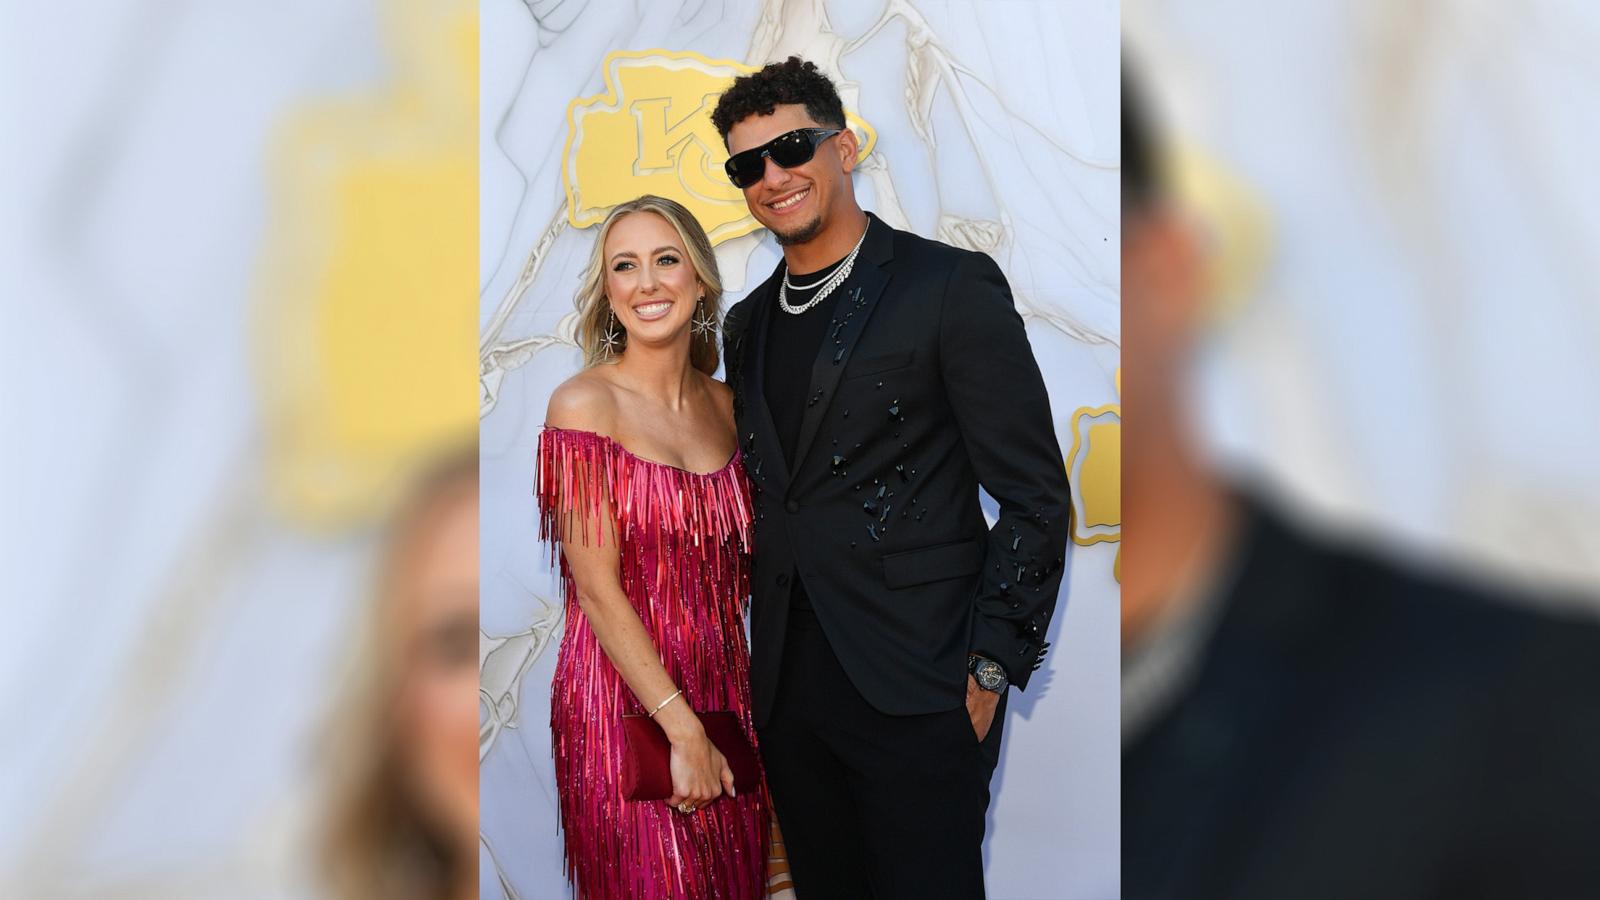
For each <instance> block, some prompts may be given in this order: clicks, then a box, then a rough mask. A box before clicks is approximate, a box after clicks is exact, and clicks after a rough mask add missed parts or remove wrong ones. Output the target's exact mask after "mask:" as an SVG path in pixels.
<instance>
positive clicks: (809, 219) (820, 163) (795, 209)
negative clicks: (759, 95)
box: [728, 103, 858, 244]
mask: <svg viewBox="0 0 1600 900" xmlns="http://www.w3.org/2000/svg"><path fill="white" fill-rule="evenodd" d="M824 127H831V126H825V125H821V124H819V123H817V122H816V121H815V120H814V119H812V118H811V116H810V115H809V114H808V113H807V112H806V108H805V106H804V105H802V104H798V103H790V104H779V105H778V106H776V107H774V108H773V110H772V114H771V115H766V116H749V117H747V118H745V119H743V120H741V121H740V122H738V123H737V124H735V125H734V126H733V127H732V128H730V129H729V130H728V152H729V153H730V154H733V153H740V152H743V151H745V150H749V149H750V148H752V147H759V146H761V145H762V144H765V143H766V142H768V141H770V140H772V139H773V138H775V137H777V136H778V135H780V134H783V133H785V132H789V131H793V130H795V129H796V128H824ZM857 150H858V146H857V143H856V136H855V135H854V134H853V133H852V132H850V131H849V130H848V129H846V130H845V131H842V132H840V133H839V134H837V135H834V136H833V137H831V138H828V139H827V140H824V141H823V142H822V143H821V144H818V145H817V152H816V155H815V156H812V157H811V160H810V161H809V162H806V163H802V164H801V165H798V166H795V167H794V168H792V169H785V168H783V167H781V166H779V165H778V164H777V163H775V162H773V161H772V160H771V159H765V160H763V162H764V163H766V167H767V168H766V174H764V175H763V176H762V178H761V180H760V181H758V182H756V183H755V184H753V185H751V186H749V187H747V188H745V189H744V201H745V204H746V205H747V206H749V207H750V214H751V215H753V216H755V218H756V221H757V222H760V223H761V224H762V225H765V226H766V227H767V228H768V229H769V230H771V232H772V234H773V236H775V237H776V238H777V239H778V243H780V244H803V243H805V242H807V241H809V240H811V239H812V238H814V237H816V236H817V235H818V234H820V233H821V232H823V231H825V230H826V229H827V227H828V224H829V223H830V222H832V221H838V220H840V219H842V218H843V216H844V215H845V214H848V213H849V212H850V210H851V209H852V208H853V207H854V206H855V194H854V192H853V190H852V187H851V184H850V172H851V171H852V170H853V169H855V164H856V151H857Z"/></svg>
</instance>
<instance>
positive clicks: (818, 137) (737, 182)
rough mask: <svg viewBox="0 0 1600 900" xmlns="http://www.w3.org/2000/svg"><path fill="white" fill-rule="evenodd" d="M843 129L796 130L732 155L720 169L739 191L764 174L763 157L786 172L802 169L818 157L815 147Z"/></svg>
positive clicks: (765, 168)
mask: <svg viewBox="0 0 1600 900" xmlns="http://www.w3.org/2000/svg"><path fill="white" fill-rule="evenodd" d="M843 130H844V129H842V128H796V129H795V130H793V131H790V132H786V133H784V134H780V135H778V136H777V137H775V138H773V139H772V140H770V141H767V142H766V143H765V144H762V145H761V146H759V147H751V148H750V149H749V150H746V151H744V152H743V153H735V154H734V155H732V156H730V157H728V161H727V162H725V163H723V164H722V168H723V169H724V170H725V171H726V172H727V173H728V180H729V181H731V182H733V183H734V186H736V187H739V188H747V187H749V186H750V185H752V184H755V183H756V182H758V181H760V180H761V176H763V175H765V174H766V173H767V164H766V162H765V161H764V160H763V158H764V157H771V158H772V161H773V162H775V163H777V164H778V165H779V166H780V167H782V168H785V169H792V168H794V167H795V166H803V165H805V164H806V163H808V162H810V161H811V157H813V156H816V155H817V145H818V144H821V143H822V142H823V141H825V140H827V139H828V138H831V137H833V136H834V135H836V134H838V133H839V132H841V131H843Z"/></svg>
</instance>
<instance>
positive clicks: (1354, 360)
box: [1123, 0, 1600, 610]
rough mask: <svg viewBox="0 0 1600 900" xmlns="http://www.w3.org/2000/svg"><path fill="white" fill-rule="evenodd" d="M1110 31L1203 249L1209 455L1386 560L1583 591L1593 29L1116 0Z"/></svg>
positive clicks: (1492, 8)
mask: <svg viewBox="0 0 1600 900" xmlns="http://www.w3.org/2000/svg"><path fill="white" fill-rule="evenodd" d="M1123 25H1124V32H1125V39H1126V41H1125V43H1126V46H1125V50H1126V52H1127V53H1128V59H1127V67H1128V71H1129V73H1130V75H1132V76H1136V77H1137V78H1138V80H1139V81H1140V82H1141V83H1142V84H1143V87H1144V90H1143V93H1144V94H1145V95H1147V101H1146V104H1147V106H1148V107H1149V112H1150V116H1151V118H1152V119H1153V120H1154V122H1155V123H1157V125H1158V126H1159V128H1160V132H1161V135H1162V137H1163V139H1164V141H1165V142H1166V143H1170V144H1172V145H1174V146H1173V152H1174V155H1175V157H1176V160H1177V161H1176V169H1177V174H1176V175H1175V178H1176V179H1177V180H1178V181H1179V182H1181V190H1182V191H1184V192H1185V193H1186V194H1187V195H1188V200H1187V202H1189V203H1190V205H1191V206H1192V207H1194V208H1196V209H1197V210H1198V211H1197V213H1196V215H1197V216H1198V217H1199V218H1201V219H1203V220H1204V222H1205V225H1204V229H1205V231H1206V240H1207V241H1209V242H1211V244H1212V245H1213V246H1214V247H1215V248H1216V249H1217V250H1218V251H1219V252H1218V254H1217V255H1218V257H1219V260H1220V261H1219V262H1217V263H1216V266H1217V267H1218V269H1219V271H1218V273H1217V274H1216V275H1215V278H1216V279H1217V289H1216V291H1215V296H1214V298H1213V300H1212V306H1211V309H1210V311H1209V312H1208V321H1207V322H1206V326H1207V327H1206V328H1205V338H1206V340H1205V342H1204V344H1205V345H1204V346H1203V348H1202V349H1201V352H1200V358H1199V359H1198V362H1197V365H1196V368H1195V372H1194V376H1193V384H1192V390H1191V396H1192V399H1193V402H1194V404H1195V407H1196V409H1197V413H1196V415H1195V416H1194V423H1195V428H1196V431H1197V435H1198V437H1199V439H1200V440H1201V441H1202V442H1203V443H1204V445H1205V446H1206V448H1207V449H1208V451H1209V452H1210V453H1211V454H1212V455H1213V456H1214V457H1215V458H1216V459H1218V460H1219V461H1221V462H1222V463H1223V464H1225V465H1228V466H1230V467H1234V468H1248V470H1249V471H1250V473H1251V475H1252V477H1253V478H1256V479H1260V480H1261V481H1263V482H1264V483H1267V484H1270V485H1272V486H1273V487H1274V488H1281V489H1282V490H1283V491H1284V492H1285V493H1286V494H1287V495H1288V496H1291V497H1293V498H1294V501H1295V502H1296V503H1298V504H1300V505H1301V506H1303V507H1304V508H1305V509H1307V510H1308V511H1313V512H1314V514H1315V515H1317V516H1319V517H1321V518H1324V519H1327V520H1329V521H1336V522H1339V523H1342V525H1343V526H1344V527H1346V528H1348V529H1350V530H1353V531H1357V532H1361V533H1364V534H1366V535H1367V536H1369V537H1371V538H1373V539H1375V540H1379V541H1381V542H1383V543H1385V544H1389V545H1391V546H1394V547H1396V548H1397V549H1402V551H1403V552H1405V553H1409V554H1412V555H1416V556H1419V557H1429V558H1438V559H1441V560H1445V561H1448V563H1449V564H1451V565H1455V566H1461V567H1464V568H1467V569H1471V570H1472V571H1474V572H1475V573H1478V574H1485V573H1488V572H1497V573H1500V574H1501V575H1502V576H1507V577H1511V578H1513V579H1518V580H1523V581H1533V582H1537V583H1540V584H1546V585H1551V586H1567V587H1583V588H1587V589H1588V590H1587V591H1585V592H1584V593H1587V594H1588V595H1589V596H1591V597H1592V596H1595V595H1596V594H1597V593H1600V590H1597V589H1600V518H1597V517H1596V516H1594V515H1593V510H1594V509H1595V508H1596V505H1597V503H1600V466H1596V465H1595V459H1596V448H1600V352H1597V349H1600V288H1597V285H1600V270H1597V266H1600V255H1597V254H1596V253H1595V250H1594V248H1595V247H1596V246H1600V179H1597V178H1596V177H1595V174H1594V170H1593V164H1592V157H1593V155H1594V154H1593V152H1592V148H1593V147H1594V146H1595V142H1596V139H1597V138H1600V117H1597V116H1596V115H1595V112H1596V110H1595V104H1594V92H1593V88H1594V85H1596V84H1597V83H1600V80H1597V79H1600V61H1597V58H1596V56H1595V55H1594V52H1593V51H1594V49H1595V47H1596V46H1597V45H1596V39H1597V38H1600V9H1597V8H1596V7H1595V6H1594V5H1593V4H1588V3H1583V2H1568V0H1541V2H1536V3H1530V4H1517V5H1515V6H1507V5H1503V4H1494V3H1479V2H1470V0H1429V2H1403V3H1390V2H1379V0H1371V2H1367V0H1363V2H1353V3H1351V2H1310V3H1294V4H1279V5H1276V6H1273V7H1271V8H1261V7H1259V6H1258V5H1256V4H1247V3H1211V4H1203V5H1195V4H1184V3H1177V2H1168V0H1130V2H1128V3H1127V4H1125V6H1124V11H1123ZM1580 602H1583V601H1580ZM1595 608H1596V609H1597V610H1600V607H1595Z"/></svg>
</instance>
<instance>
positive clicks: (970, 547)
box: [883, 540, 983, 588]
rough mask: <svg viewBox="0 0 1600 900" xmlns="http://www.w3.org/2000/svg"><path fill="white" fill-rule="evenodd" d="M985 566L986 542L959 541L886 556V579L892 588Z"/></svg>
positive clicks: (971, 570) (884, 577)
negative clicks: (984, 545) (984, 548)
mask: <svg viewBox="0 0 1600 900" xmlns="http://www.w3.org/2000/svg"><path fill="white" fill-rule="evenodd" d="M982 568H983V542H982V541H977V540H970V541H956V542H955V543H951V544H935V545H934V546H932V547H919V548H917V549H916V550H905V551H902V552H900V553H890V554H888V555H886V556H884V557H883V583H884V584H885V585H886V586H888V587H891V588H903V587H911V586H912V585H916V584H928V583H929V582H934V581H945V580H947V579H951V578H961V577H964V576H967V575H972V574H974V573H976V572H977V571H978V570H979V569H982Z"/></svg>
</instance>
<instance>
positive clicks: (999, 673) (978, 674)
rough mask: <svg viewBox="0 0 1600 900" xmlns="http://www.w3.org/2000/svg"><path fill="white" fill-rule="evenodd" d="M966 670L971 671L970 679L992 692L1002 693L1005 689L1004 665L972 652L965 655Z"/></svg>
mask: <svg viewBox="0 0 1600 900" xmlns="http://www.w3.org/2000/svg"><path fill="white" fill-rule="evenodd" d="M967 671H968V672H971V673H972V679H973V680H974V681H976V682H978V687H980V688H983V689H984V690H986V691H988V692H990V693H992V694H999V693H1002V692H1004V691H1005V689H1006V684H1007V681H1006V670H1005V667H1003V666H1001V665H1000V664H999V663H997V662H995V661H994V660H992V659H985V658H983V657H981V656H978V655H977V654H972V655H970V656H968V657H967Z"/></svg>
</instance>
